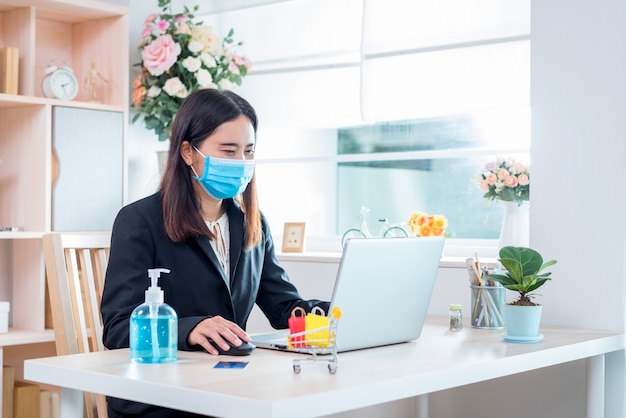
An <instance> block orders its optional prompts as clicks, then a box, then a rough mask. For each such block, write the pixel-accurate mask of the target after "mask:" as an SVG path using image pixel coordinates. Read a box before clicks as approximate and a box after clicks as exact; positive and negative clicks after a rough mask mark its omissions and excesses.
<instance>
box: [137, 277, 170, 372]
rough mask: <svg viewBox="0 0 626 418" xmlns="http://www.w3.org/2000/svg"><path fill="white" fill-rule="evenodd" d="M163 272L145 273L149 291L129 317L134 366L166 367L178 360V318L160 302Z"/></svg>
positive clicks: (161, 298)
mask: <svg viewBox="0 0 626 418" xmlns="http://www.w3.org/2000/svg"><path fill="white" fill-rule="evenodd" d="M169 272H170V270H168V269H164V268H154V269H149V270H148V277H150V287H148V289H147V290H146V292H145V294H146V301H145V303H143V304H141V305H139V306H137V307H136V308H135V309H134V310H133V313H132V314H131V316H130V358H131V360H132V361H134V362H137V363H169V362H172V361H176V359H177V358H178V316H177V315H176V312H175V311H174V309H172V307H171V306H169V305H168V304H166V303H164V302H163V299H164V297H163V290H162V289H161V288H160V287H159V278H160V276H161V273H169Z"/></svg>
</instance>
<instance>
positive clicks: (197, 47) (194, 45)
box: [187, 39, 204, 54]
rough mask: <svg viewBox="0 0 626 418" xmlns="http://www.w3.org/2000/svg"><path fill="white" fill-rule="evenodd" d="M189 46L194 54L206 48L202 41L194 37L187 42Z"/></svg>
mask: <svg viewBox="0 0 626 418" xmlns="http://www.w3.org/2000/svg"><path fill="white" fill-rule="evenodd" d="M187 48H189V51H191V53H192V54H197V53H198V52H200V51H202V50H203V49H204V44H203V43H202V42H200V41H196V40H194V39H192V40H191V41H189V43H188V44H187Z"/></svg>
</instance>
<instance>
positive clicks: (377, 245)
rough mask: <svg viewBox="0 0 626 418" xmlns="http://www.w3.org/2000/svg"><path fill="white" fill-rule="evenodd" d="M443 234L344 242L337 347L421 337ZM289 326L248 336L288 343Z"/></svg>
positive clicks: (263, 342)
mask: <svg viewBox="0 0 626 418" xmlns="http://www.w3.org/2000/svg"><path fill="white" fill-rule="evenodd" d="M443 244H444V239H443V237H419V238H368V239H352V240H349V241H348V242H347V243H346V246H345V248H344V250H343V254H342V257H341V262H340V264H339V271H338V272H337V278H336V280H335V288H334V290H333V296H332V299H331V309H332V307H334V306H338V307H340V308H341V311H342V316H341V319H340V320H339V321H338V323H337V336H336V344H337V351H349V350H357V349H362V348H370V347H378V346H382V345H388V344H396V343H401V342H406V341H410V340H415V339H417V338H419V336H420V334H421V332H422V328H423V326H424V320H425V319H426V312H427V310H428V304H429V302H430V296H431V293H432V290H433V285H434V283H435V278H436V276H437V271H438V269H439V260H440V258H441V253H442V251H443ZM287 334H288V331H286V330H285V331H280V332H274V333H270V334H259V335H253V336H252V342H253V343H254V344H255V345H256V346H257V347H260V348H271V349H278V350H287V351H298V348H291V349H290V348H288V344H287Z"/></svg>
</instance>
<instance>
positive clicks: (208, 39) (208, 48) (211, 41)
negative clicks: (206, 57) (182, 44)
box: [191, 26, 224, 55]
mask: <svg viewBox="0 0 626 418" xmlns="http://www.w3.org/2000/svg"><path fill="white" fill-rule="evenodd" d="M191 39H193V40H195V41H199V42H201V43H202V45H204V48H202V52H210V53H211V54H213V55H222V54H223V53H224V52H223V49H222V40H221V39H220V38H218V37H217V35H215V33H214V32H213V29H212V28H211V27H210V26H192V27H191Z"/></svg>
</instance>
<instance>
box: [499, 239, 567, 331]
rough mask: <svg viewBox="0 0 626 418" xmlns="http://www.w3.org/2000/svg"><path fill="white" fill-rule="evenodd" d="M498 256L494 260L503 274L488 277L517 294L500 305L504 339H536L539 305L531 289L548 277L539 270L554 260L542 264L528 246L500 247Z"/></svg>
mask: <svg viewBox="0 0 626 418" xmlns="http://www.w3.org/2000/svg"><path fill="white" fill-rule="evenodd" d="M499 255H500V258H499V259H498V261H500V263H501V264H502V266H503V267H504V268H505V269H506V271H505V272H504V274H490V275H489V279H490V280H494V281H496V282H498V283H500V284H501V285H502V286H504V287H505V288H506V289H508V290H512V291H514V292H517V293H518V294H519V297H518V298H517V299H516V300H514V301H512V302H509V303H507V304H505V305H504V311H503V315H504V325H505V327H506V330H507V333H506V335H505V339H507V338H508V339H510V340H512V341H516V342H531V341H534V340H537V339H540V334H539V322H540V321H541V310H542V305H541V304H538V303H535V302H534V301H533V296H534V295H533V294H532V293H531V292H533V291H534V290H537V289H538V288H540V287H541V286H543V285H544V284H545V283H546V282H547V281H548V280H551V277H550V275H551V274H552V273H551V272H544V273H542V272H543V271H544V270H545V269H546V268H548V267H550V266H552V265H554V264H556V260H550V261H547V262H545V263H544V261H543V257H542V256H541V254H539V253H538V252H537V251H535V250H533V249H532V248H528V247H512V246H506V247H502V248H501V249H500V253H499Z"/></svg>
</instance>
